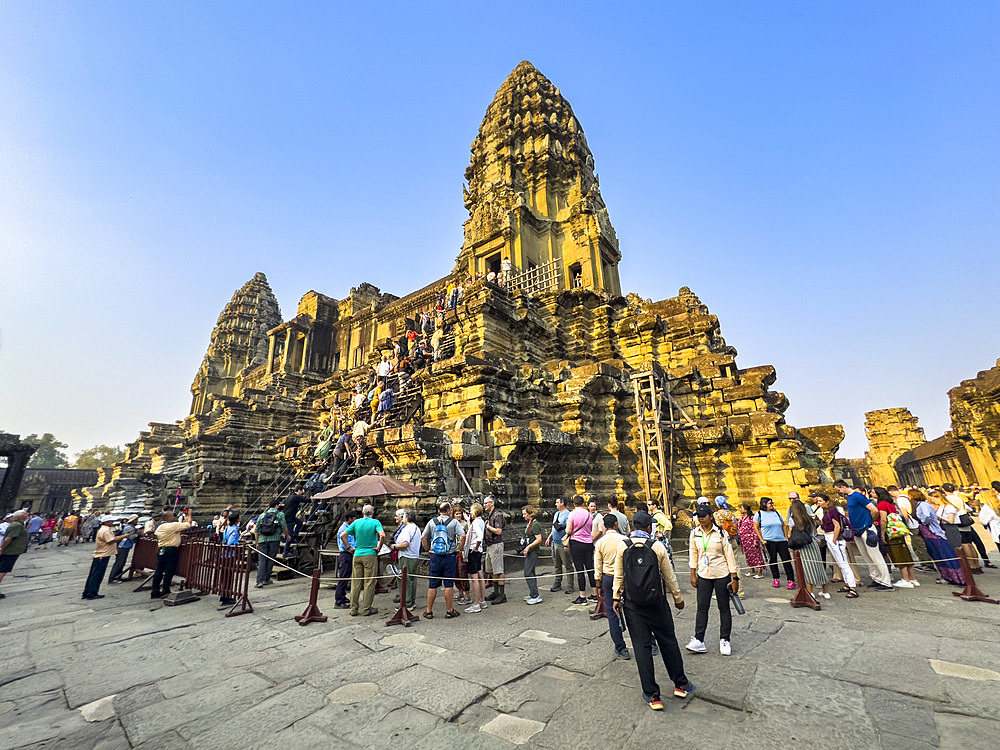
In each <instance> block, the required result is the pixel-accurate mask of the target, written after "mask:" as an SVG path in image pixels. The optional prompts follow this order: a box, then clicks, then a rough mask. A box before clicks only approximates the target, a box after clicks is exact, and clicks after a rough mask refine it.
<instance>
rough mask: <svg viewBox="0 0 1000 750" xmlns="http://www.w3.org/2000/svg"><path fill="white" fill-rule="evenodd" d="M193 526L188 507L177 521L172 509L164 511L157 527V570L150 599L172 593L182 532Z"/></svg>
mask: <svg viewBox="0 0 1000 750" xmlns="http://www.w3.org/2000/svg"><path fill="white" fill-rule="evenodd" d="M190 528H191V511H189V510H188V509H187V508H185V509H184V511H183V512H182V514H181V520H180V521H177V520H175V518H174V514H173V512H172V511H170V510H164V511H163V523H161V524H160V525H159V526H157V527H156V532H155V534H156V544H157V548H158V549H157V554H156V572H155V573H153V583H152V586H153V590H152V592H150V594H149V598H150V599H159V598H161V597H164V596H167V595H168V594H169V593H170V584H171V583H172V582H173V578H174V573H176V572H177V561H178V559H180V554H181V534H182V533H183V532H184V531H187V530H188V529H190Z"/></svg>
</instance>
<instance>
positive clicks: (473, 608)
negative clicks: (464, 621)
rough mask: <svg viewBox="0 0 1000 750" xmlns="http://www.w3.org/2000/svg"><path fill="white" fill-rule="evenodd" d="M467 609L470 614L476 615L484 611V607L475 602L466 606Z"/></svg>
mask: <svg viewBox="0 0 1000 750" xmlns="http://www.w3.org/2000/svg"><path fill="white" fill-rule="evenodd" d="M465 611H466V612H468V613H469V614H470V615H474V614H476V613H477V612H482V611H483V610H482V608H480V606H479V605H478V604H473V605H472V606H471V607H466V608H465Z"/></svg>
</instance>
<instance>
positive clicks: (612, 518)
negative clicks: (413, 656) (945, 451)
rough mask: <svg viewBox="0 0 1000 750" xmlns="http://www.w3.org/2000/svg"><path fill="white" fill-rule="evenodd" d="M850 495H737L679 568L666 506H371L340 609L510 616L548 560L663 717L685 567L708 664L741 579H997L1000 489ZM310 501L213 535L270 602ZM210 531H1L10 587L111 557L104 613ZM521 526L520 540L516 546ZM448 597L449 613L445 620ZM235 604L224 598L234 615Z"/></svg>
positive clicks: (168, 520)
mask: <svg viewBox="0 0 1000 750" xmlns="http://www.w3.org/2000/svg"><path fill="white" fill-rule="evenodd" d="M834 490H835V491H836V496H831V495H828V494H825V493H822V492H813V493H811V494H810V495H809V497H808V498H807V500H803V499H802V498H801V497H800V496H799V494H798V493H797V492H795V491H793V492H790V493H788V497H787V500H788V505H787V510H786V511H784V512H782V511H780V510H778V509H776V507H775V502H774V500H773V499H772V498H768V497H763V498H761V499H760V500H759V502H757V503H755V504H754V505H751V504H750V503H743V504H741V505H740V506H739V507H738V508H735V507H733V506H732V505H731V504H730V502H729V499H728V498H727V497H726V496H725V495H719V496H717V497H715V499H714V500H713V501H710V500H709V499H708V498H707V497H700V498H698V499H697V501H696V502H695V503H694V504H693V506H692V508H691V521H692V523H691V526H692V528H691V530H690V532H689V534H688V539H687V548H686V550H683V552H684V554H683V555H681V556H678V557H675V556H674V550H673V549H672V546H671V532H672V530H673V522H672V521H671V519H670V518H669V517H668V516H667V514H666V513H664V512H663V510H662V509H661V508H660V507H659V506H658V504H657V503H656V502H650V503H648V504H647V506H646V508H645V510H642V509H640V510H636V511H635V512H634V513H632V514H631V517H629V515H628V514H627V513H626V512H625V508H624V507H622V505H621V504H620V503H618V502H616V501H615V500H611V501H609V502H608V503H607V507H606V508H601V509H599V508H598V504H597V502H596V501H594V500H591V499H589V498H587V497H584V496H582V495H575V496H573V497H571V498H570V499H569V500H568V502H567V501H565V500H564V499H562V498H559V499H557V500H556V501H555V507H554V508H553V509H552V513H551V522H550V524H549V525H548V528H547V529H546V528H543V526H542V524H541V522H540V521H539V520H538V518H537V515H538V509H536V508H535V507H533V506H531V505H525V506H523V507H522V508H521V509H520V514H519V515H520V519H519V520H514V519H511V518H509V517H508V516H507V514H505V513H504V512H503V511H502V510H500V509H499V508H498V507H497V504H496V502H495V500H494V498H493V497H492V496H489V495H488V496H486V497H485V498H483V501H482V502H481V503H480V502H473V503H472V504H471V505H470V506H469V507H468V509H466V508H465V507H464V506H463V505H462V504H460V503H448V502H444V503H441V504H440V505H439V507H438V509H437V514H436V515H434V516H433V517H431V518H429V519H427V520H426V521H425V523H424V524H423V526H420V525H419V523H418V518H417V515H416V513H415V512H414V511H413V510H410V509H403V508H400V509H397V511H396V514H395V528H390V529H386V528H384V527H383V525H382V523H381V522H380V521H379V520H378V519H377V518H375V508H374V507H373V506H372V505H365V506H364V507H363V508H361V509H360V511H358V510H349V511H348V512H347V514H346V517H345V518H344V519H343V520H342V523H341V525H340V527H339V528H338V530H337V533H336V542H337V545H338V568H337V571H338V572H337V579H338V580H337V582H336V591H335V597H334V599H335V601H334V606H335V608H337V609H347V610H349V614H350V616H372V615H375V614H378V612H379V609H378V608H377V607H376V606H375V596H376V591H377V590H378V589H379V588H380V587H379V583H380V582H391V583H392V588H395V589H396V593H395V596H394V602H395V603H399V604H402V605H404V606H406V607H407V608H415V607H416V605H417V591H418V588H426V605H425V606H424V608H423V610H422V612H420V616H422V617H423V618H424V619H434V618H435V617H436V616H442V617H443V618H444V619H453V618H456V617H459V615H460V613H461V612H463V611H464V613H466V614H471V615H481V614H482V613H484V612H485V611H486V610H487V609H488V608H489V607H490V606H500V605H504V604H507V603H508V597H507V585H508V576H507V573H506V571H505V569H506V567H507V566H506V565H505V562H506V561H507V560H509V559H511V558H515V557H516V558H520V560H521V561H522V563H523V566H522V574H521V575H522V576H523V580H524V584H525V587H526V589H527V594H526V595H525V596H524V598H523V603H524V606H533V605H537V604H539V603H541V602H542V600H543V599H542V595H541V590H542V589H541V587H540V586H539V575H538V573H537V565H538V560H539V556H540V553H541V551H542V550H543V548H546V547H547V548H548V550H549V552H550V554H551V558H552V562H553V568H554V572H553V573H552V574H551V576H550V575H548V574H546V576H545V577H546V578H551V581H552V583H551V586H549V587H548V592H549V593H556V592H559V591H565V592H566V594H569V595H573V594H575V595H576V596H575V598H574V599H572V600H570V603H571V604H573V605H587V606H588V607H589V605H593V604H596V603H597V602H599V601H600V600H601V599H603V602H604V604H605V607H606V611H607V615H608V624H609V631H610V636H611V642H612V644H613V648H614V653H615V656H616V657H617V658H620V659H631V658H632V654H631V653H630V652H629V649H628V647H627V646H626V642H625V639H624V630H625V628H627V629H628V630H629V632H630V633H631V641H632V647H633V650H634V651H635V660H636V663H637V667H638V670H639V677H640V682H641V683H642V690H643V700H644V701H645V702H646V703H647V704H648V705H650V706H651V707H652V708H654V709H657V708H662V702H661V701H660V688H659V686H658V684H657V683H656V680H655V671H654V666H653V657H654V656H656V655H660V656H661V658H662V659H663V662H664V666H665V667H666V669H667V673H668V676H669V678H670V680H671V681H672V682H673V684H674V694H675V695H676V696H678V697H682V698H683V697H686V696H687V695H690V693H691V692H692V691H693V690H694V686H693V685H692V684H691V683H690V681H689V680H688V678H687V676H686V674H685V672H684V666H683V657H682V655H681V649H680V647H679V646H678V641H677V637H676V634H675V632H674V626H673V620H672V617H671V615H670V611H669V606H668V603H669V602H671V601H672V603H673V605H674V608H676V609H682V608H683V607H684V598H683V592H682V590H681V586H680V584H679V582H678V577H679V576H678V573H677V572H676V568H677V566H680V567H681V568H683V567H684V562H683V561H684V559H685V558H686V561H687V574H688V576H689V582H690V585H691V588H692V589H693V590H694V592H695V602H696V607H697V611H696V614H695V618H694V628H693V633H692V634H691V636H690V640H689V641H688V643H687V645H686V647H685V648H686V650H687V651H688V652H690V653H694V654H700V653H705V652H706V651H708V646H707V645H706V638H707V633H708V624H709V619H710V614H711V610H712V608H713V602H714V603H715V608H716V609H717V610H718V613H719V652H720V653H721V654H722V655H724V656H725V655H729V654H731V653H732V649H733V646H732V643H731V639H732V620H733V617H732V607H736V609H737V611H738V612H739V611H742V602H741V600H740V594H741V593H746V591H745V588H744V586H743V585H742V584H741V577H750V578H753V579H761V578H763V577H764V576H765V571H769V573H770V577H771V579H772V585H773V586H774V587H775V588H778V587H782V586H785V587H787V588H788V589H795V588H796V587H797V586H805V587H806V588H807V589H809V591H810V592H811V593H813V594H814V595H815V596H818V597H822V598H825V599H830V598H831V593H830V589H831V586H835V585H836V584H838V583H839V584H842V585H841V586H840V588H839V589H837V593H841V594H844V595H845V597H846V598H847V599H856V598H858V597H859V596H860V592H859V589H860V588H861V584H862V575H861V573H862V571H863V572H864V573H865V574H866V575H867V578H868V579H869V580H870V582H869V583H867V587H868V588H869V589H870V590H872V591H877V592H890V591H894V590H898V589H912V588H915V587H918V586H920V584H921V582H920V581H919V580H918V578H917V576H916V575H915V573H916V572H917V571H920V570H923V571H928V572H934V573H935V574H936V578H935V582H936V583H939V584H951V585H955V586H964V585H965V584H966V583H967V581H966V573H965V572H963V566H962V565H961V564H960V561H959V557H960V556H962V557H964V558H965V559H966V560H967V561H968V568H966V569H967V570H969V571H971V572H972V573H978V572H981V571H982V568H983V567H990V568H992V567H996V565H995V564H994V563H993V562H992V561H991V560H990V558H989V555H988V552H987V550H986V547H985V545H984V543H983V541H982V539H981V538H980V537H979V535H978V534H977V533H976V531H975V530H974V529H973V524H974V522H975V520H978V521H979V522H980V523H981V524H982V526H983V527H984V528H985V530H986V532H987V534H988V536H989V538H991V539H992V541H993V542H994V543H1000V494H998V493H1000V482H995V483H994V484H993V486H992V487H991V488H978V487H976V488H967V489H958V488H956V487H955V486H953V485H951V484H942V485H940V486H933V487H924V488H917V487H904V488H902V489H900V488H898V487H895V486H889V487H885V488H882V487H873V488H859V489H852V488H851V487H849V486H848V485H847V484H846V483H845V482H843V481H838V482H836V483H835V484H834ZM307 499H308V494H306V490H305V488H304V487H300V488H297V489H296V490H295V491H294V492H292V493H291V494H290V495H289V496H288V497H287V498H284V500H283V501H281V500H279V499H274V500H272V501H271V502H270V503H269V504H268V507H267V508H266V509H264V510H263V511H261V512H260V513H258V514H256V515H254V516H253V517H252V518H250V519H249V521H248V522H247V523H246V525H245V526H243V527H242V528H241V518H240V514H239V512H238V511H236V510H235V509H234V508H233V507H232V506H230V507H229V508H227V509H226V510H224V511H223V512H222V513H220V514H219V515H217V516H216V517H215V518H214V519H213V521H212V523H211V525H210V527H209V530H208V532H209V533H210V534H211V535H212V536H214V537H216V538H217V539H218V540H219V541H221V542H222V543H223V544H226V545H237V544H240V543H241V542H250V543H251V545H252V546H253V548H254V550H256V551H257V553H258V569H257V579H256V584H255V585H256V586H257V587H264V586H267V585H270V583H271V582H272V571H273V567H274V564H275V560H276V559H277V558H278V557H279V556H280V555H281V543H282V541H284V544H285V553H287V551H288V545H289V544H290V543H291V541H292V540H293V539H294V535H295V534H296V532H297V529H298V528H300V527H301V523H302V519H301V518H300V512H301V510H302V506H303V505H304V503H305V502H306V501H307ZM754 506H756V507H754ZM67 519H72V520H68V521H67ZM49 522H51V523H49ZM196 525H197V524H196V523H195V522H194V520H193V518H192V515H191V513H190V512H189V511H187V510H186V509H185V511H183V512H181V513H180V514H179V516H178V517H175V515H174V512H173V511H172V510H170V509H169V508H168V509H165V510H164V511H162V512H161V513H156V514H154V516H153V517H151V518H149V519H148V520H147V521H146V523H145V524H140V523H139V518H138V516H136V515H135V514H132V515H130V516H128V517H125V518H118V517H116V516H113V515H109V514H103V515H101V514H97V513H91V514H88V515H86V516H84V517H82V518H81V517H80V516H78V515H76V514H70V515H67V516H65V517H63V518H61V519H59V518H55V517H43V516H42V515H40V514H31V513H28V512H27V511H24V510H21V511H17V512H15V513H13V514H11V515H10V516H8V517H7V518H5V519H4V521H3V523H2V524H0V539H2V541H0V582H2V580H3V577H4V576H5V575H6V574H7V573H9V572H11V570H12V569H13V567H14V563H15V562H16V560H17V559H18V556H19V555H21V554H24V553H25V552H26V551H27V550H28V547H29V544H31V545H35V546H38V547H44V545H45V544H46V543H49V542H51V540H52V539H53V537H54V535H55V533H57V532H58V533H59V537H60V543H65V544H70V543H75V542H77V541H78V538H79V539H83V540H86V539H90V540H91V541H93V542H94V543H95V551H94V556H93V560H92V563H91V568H90V570H89V573H88V576H87V580H86V582H85V584H84V589H83V593H82V598H83V599H100V598H103V595H102V594H101V593H100V587H101V584H102V581H103V580H104V579H105V576H107V581H108V583H112V584H113V583H116V582H120V581H121V580H122V576H123V573H124V571H125V567H126V564H127V560H128V555H129V551H130V550H131V549H132V548H133V547H134V545H135V542H136V540H137V539H138V537H139V536H140V534H141V533H147V534H153V535H154V537H155V539H156V541H157V547H158V555H157V567H156V570H155V572H154V574H153V576H152V592H151V597H152V598H154V599H157V598H161V597H163V596H166V595H167V594H168V593H170V591H171V582H172V578H173V576H174V574H175V572H176V567H177V560H178V551H179V546H180V543H181V538H182V534H183V532H184V531H185V530H187V529H189V528H191V527H193V526H196ZM511 525H513V526H514V527H515V529H516V533H514V534H510V533H509V531H510V529H509V527H510V526H511ZM64 529H65V530H67V532H68V533H66V534H65V541H63V536H64V535H63V533H62V532H63V530H64ZM505 538H506V539H508V540H512V539H516V546H515V547H514V548H513V549H511V548H509V547H505V541H504V540H505ZM796 551H797V552H798V556H799V559H800V561H801V571H802V575H803V576H804V578H803V580H797V578H796V572H795V567H794V566H793V564H792V563H793V553H794V552H796ZM679 552H681V550H679ZM740 557H742V561H740V560H739V558H740ZM421 558H426V560H427V567H426V574H423V573H422V572H421V571H423V570H424V568H423V565H422V563H421ZM741 562H742V564H741ZM390 564H394V565H395V566H397V568H398V569H399V570H400V571H401V570H405V571H406V572H407V576H406V579H407V580H406V582H405V586H403V585H402V581H399V582H398V584H397V583H396V580H395V579H396V578H398V573H397V574H395V575H394V574H393V573H392V572H389V571H390V570H391V568H390ZM109 565H110V567H111V570H110V573H108V567H109ZM741 574H742V576H741ZM894 578H895V579H896V580H893V579H894ZM783 579H784V580H783ZM925 580H926V579H925ZM490 589H492V591H490V592H489V593H487V591H488V590H490ZM439 591H440V592H441V598H442V599H443V611H442V610H438V611H437V612H436V611H435V608H436V606H437V604H438V593H439ZM668 594H669V596H668ZM3 596H4V595H3V593H2V592H0V598H3ZM234 601H235V600H233V599H228V600H227V599H225V598H224V599H223V600H222V602H221V603H222V604H225V605H230V604H233V603H234Z"/></svg>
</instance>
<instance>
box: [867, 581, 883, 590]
mask: <svg viewBox="0 0 1000 750" xmlns="http://www.w3.org/2000/svg"><path fill="white" fill-rule="evenodd" d="M881 585H882V584H880V583H879V582H878V581H872V582H871V583H869V584H868V586H867V588H870V589H874V588H878V587H879V586H881Z"/></svg>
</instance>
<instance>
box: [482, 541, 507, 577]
mask: <svg viewBox="0 0 1000 750" xmlns="http://www.w3.org/2000/svg"><path fill="white" fill-rule="evenodd" d="M484 557H485V564H484V565H483V570H485V571H486V572H487V573H499V574H500V575H503V542H497V543H496V544H491V545H490V546H488V547H487V548H486V554H485V555H484Z"/></svg>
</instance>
